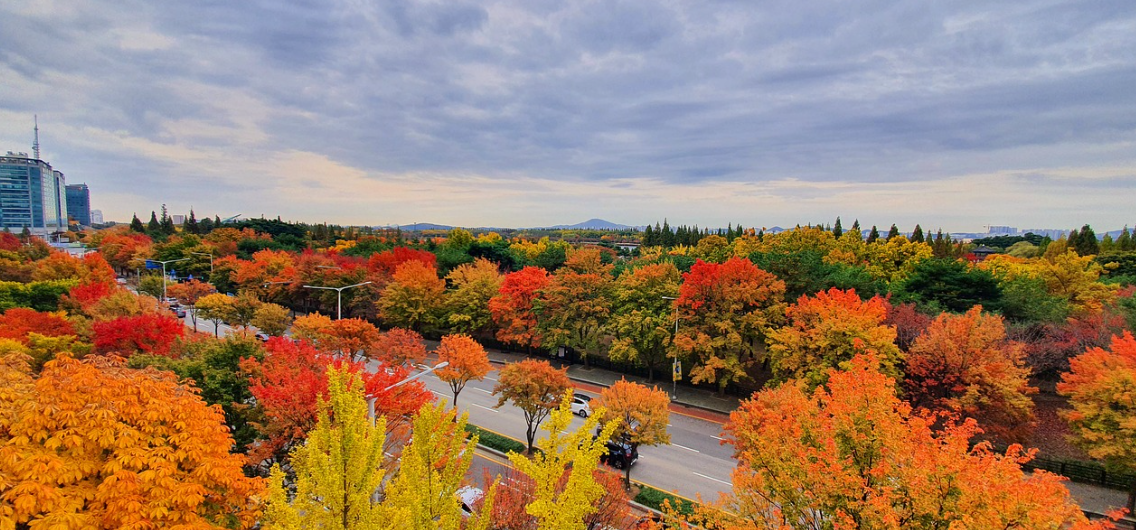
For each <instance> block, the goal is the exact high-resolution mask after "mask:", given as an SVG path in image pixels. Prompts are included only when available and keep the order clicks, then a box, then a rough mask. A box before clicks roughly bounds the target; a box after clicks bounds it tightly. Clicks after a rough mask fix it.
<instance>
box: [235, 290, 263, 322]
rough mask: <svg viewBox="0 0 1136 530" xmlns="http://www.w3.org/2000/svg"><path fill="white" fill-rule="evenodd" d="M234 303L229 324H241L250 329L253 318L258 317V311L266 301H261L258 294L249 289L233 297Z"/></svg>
mask: <svg viewBox="0 0 1136 530" xmlns="http://www.w3.org/2000/svg"><path fill="white" fill-rule="evenodd" d="M232 303H233V304H232V308H231V309H230V313H229V319H228V321H229V324H230V325H233V326H240V327H241V328H243V329H248V327H249V326H251V325H252V320H253V318H256V311H257V310H258V309H260V306H262V305H264V302H261V301H260V300H259V299H258V298H257V297H256V295H254V294H253V293H251V292H249V291H245V292H243V293H240V294H238V295H237V296H236V297H233V298H232Z"/></svg>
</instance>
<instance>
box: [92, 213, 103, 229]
mask: <svg viewBox="0 0 1136 530" xmlns="http://www.w3.org/2000/svg"><path fill="white" fill-rule="evenodd" d="M91 224H92V225H101V224H103V211H102V210H91Z"/></svg>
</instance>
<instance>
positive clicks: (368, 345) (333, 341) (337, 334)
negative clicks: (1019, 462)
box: [292, 313, 382, 360]
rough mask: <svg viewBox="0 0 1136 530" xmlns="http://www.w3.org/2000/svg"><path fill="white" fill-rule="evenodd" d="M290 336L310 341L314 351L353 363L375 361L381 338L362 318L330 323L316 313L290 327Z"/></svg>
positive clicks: (328, 318) (373, 327)
mask: <svg viewBox="0 0 1136 530" xmlns="http://www.w3.org/2000/svg"><path fill="white" fill-rule="evenodd" d="M292 333H293V334H294V335H295V336H296V337H298V338H301V339H305V340H309V341H312V342H313V343H314V344H315V345H316V347H317V348H320V349H324V350H331V351H337V352H340V353H342V354H344V355H347V356H349V357H351V358H354V359H359V360H361V359H374V358H376V357H377V356H378V355H379V352H380V350H379V348H378V346H379V341H380V340H381V338H382V334H381V333H380V332H379V330H378V328H376V327H375V326H374V325H373V324H371V323H370V322H367V321H366V320H363V319H361V318H344V319H341V320H332V319H331V318H330V317H326V316H324V315H321V314H319V313H313V314H311V315H305V316H302V317H299V318H297V319H296V320H295V321H294V322H293V323H292Z"/></svg>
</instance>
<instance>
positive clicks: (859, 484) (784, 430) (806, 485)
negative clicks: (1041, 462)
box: [698, 356, 1087, 530]
mask: <svg viewBox="0 0 1136 530" xmlns="http://www.w3.org/2000/svg"><path fill="white" fill-rule="evenodd" d="M878 364H879V363H878V360H876V359H875V358H873V356H858V357H856V358H855V359H853V360H852V361H851V362H850V363H848V364H847V367H846V369H845V370H843V371H837V370H832V371H831V372H830V374H829V376H828V378H827V383H826V385H824V386H821V387H817V388H816V389H815V390H812V391H809V390H807V387H806V385H804V384H802V383H788V384H784V385H781V386H779V387H777V388H775V389H769V390H763V391H761V392H759V393H757V394H755V395H754V397H753V398H752V399H749V400H747V401H745V402H744V403H743V404H742V406H741V407H740V408H739V409H738V410H736V411H734V412H733V413H732V414H731V417H730V423H729V424H727V432H728V433H729V442H730V443H731V444H733V445H734V450H735V453H736V457H737V459H738V467H737V468H735V470H734V472H733V491H732V493H731V494H729V495H726V496H724V497H723V500H722V502H721V503H719V504H718V505H717V506H715V507H714V508H712V509H703V510H699V517H698V519H700V520H699V522H700V523H701V524H702V525H703V527H705V528H708V529H715V530H717V529H726V528H780V529H794V528H799V529H816V528H879V529H895V530H899V529H905V530H906V529H917V530H918V529H935V528H956V527H957V528H962V527H965V528H1064V527H1067V526H1066V525H1070V526H1072V527H1074V528H1081V527H1083V526H1082V525H1086V524H1087V521H1086V520H1085V517H1084V515H1083V514H1082V513H1081V511H1080V508H1078V507H1077V505H1076V503H1075V502H1074V501H1073V499H1072V498H1071V497H1070V496H1069V492H1068V490H1066V489H1065V487H1064V486H1063V485H1062V484H1061V480H1062V479H1061V478H1060V477H1058V476H1056V475H1054V474H1051V473H1047V472H1045V471H1040V470H1037V471H1034V472H1032V473H1030V474H1025V473H1023V472H1022V469H1021V466H1020V462H1023V461H1026V460H1028V459H1029V458H1031V457H1032V455H1033V452H1032V451H1031V452H1027V451H1023V450H1022V449H1021V448H1020V447H1019V446H1013V447H1011V448H1010V450H1009V451H1008V452H1007V453H1006V454H1005V455H1002V454H998V453H995V452H993V451H992V450H991V449H990V446H989V445H987V444H979V445H977V446H975V447H973V448H972V447H971V443H970V440H971V437H972V435H973V434H974V433H975V431H976V428H975V426H974V423H973V422H972V421H965V422H963V423H961V424H958V425H952V426H948V427H947V428H945V429H943V430H940V431H936V430H934V429H932V424H933V423H934V421H935V420H934V419H933V418H929V417H926V416H922V415H919V414H913V413H912V411H911V407H910V406H909V405H907V404H905V403H904V402H902V401H901V400H899V399H898V398H897V397H896V394H895V381H894V380H892V379H891V378H889V377H887V376H886V375H884V374H882V373H880V372H879V370H878V369H877V366H878Z"/></svg>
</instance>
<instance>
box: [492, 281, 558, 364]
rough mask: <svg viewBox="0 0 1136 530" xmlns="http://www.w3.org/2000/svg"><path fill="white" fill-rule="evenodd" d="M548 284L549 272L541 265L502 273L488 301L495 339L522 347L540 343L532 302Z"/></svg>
mask: <svg viewBox="0 0 1136 530" xmlns="http://www.w3.org/2000/svg"><path fill="white" fill-rule="evenodd" d="M547 285H548V271H546V270H544V269H542V268H540V267H525V268H523V269H521V270H519V271H517V272H513V273H509V274H507V275H505V279H504V281H502V282H501V288H500V289H499V290H498V291H497V295H496V296H494V297H493V298H491V299H490V300H489V312H490V314H491V315H492V317H493V323H494V324H496V325H497V327H498V329H497V340H500V341H502V342H506V343H510V344H515V345H517V346H521V347H530V348H538V347H540V346H541V335H540V332H539V331H538V330H537V320H536V315H535V314H534V313H533V301H534V300H535V299H536V297H537V293H538V292H540V290H541V289H543V288H544V287H545V286H547Z"/></svg>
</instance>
